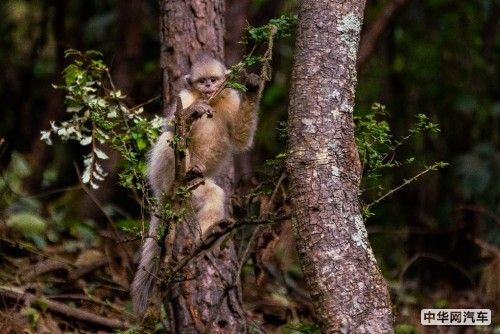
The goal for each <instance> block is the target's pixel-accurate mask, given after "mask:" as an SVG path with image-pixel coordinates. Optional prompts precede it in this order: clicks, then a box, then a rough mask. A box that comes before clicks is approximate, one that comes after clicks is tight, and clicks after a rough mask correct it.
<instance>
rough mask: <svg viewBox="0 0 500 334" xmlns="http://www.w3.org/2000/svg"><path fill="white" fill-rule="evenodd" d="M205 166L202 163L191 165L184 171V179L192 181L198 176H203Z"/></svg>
mask: <svg viewBox="0 0 500 334" xmlns="http://www.w3.org/2000/svg"><path fill="white" fill-rule="evenodd" d="M205 172H206V169H205V166H203V165H194V166H193V167H191V168H190V169H189V170H188V171H187V172H186V180H187V181H192V180H194V179H196V178H198V177H204V176H205Z"/></svg>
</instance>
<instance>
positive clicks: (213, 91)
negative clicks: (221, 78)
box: [203, 89, 215, 98]
mask: <svg viewBox="0 0 500 334" xmlns="http://www.w3.org/2000/svg"><path fill="white" fill-rule="evenodd" d="M214 93H215V90H212V89H211V90H207V91H204V92H203V95H204V97H206V98H210V97H212V95H214Z"/></svg>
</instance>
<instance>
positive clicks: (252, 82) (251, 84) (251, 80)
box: [245, 73, 262, 92]
mask: <svg viewBox="0 0 500 334" xmlns="http://www.w3.org/2000/svg"><path fill="white" fill-rule="evenodd" d="M261 84H262V79H261V78H260V77H259V76H258V75H257V74H255V73H251V74H249V75H248V76H247V79H246V80H245V87H246V88H247V91H248V92H256V91H257V90H258V89H259V87H260V85H261Z"/></svg>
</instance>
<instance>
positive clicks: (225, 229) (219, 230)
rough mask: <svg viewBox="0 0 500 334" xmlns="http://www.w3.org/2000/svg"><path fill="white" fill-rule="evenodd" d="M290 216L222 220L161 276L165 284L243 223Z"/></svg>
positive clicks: (247, 223)
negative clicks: (234, 220) (230, 221)
mask: <svg viewBox="0 0 500 334" xmlns="http://www.w3.org/2000/svg"><path fill="white" fill-rule="evenodd" d="M290 218H291V215H290V214H285V215H281V216H276V217H274V218H272V219H271V218H260V219H242V220H239V221H237V222H235V223H234V224H227V222H225V221H222V222H221V223H219V225H218V226H216V228H214V229H212V231H210V234H209V235H207V236H206V237H205V238H204V239H203V240H201V239H200V240H198V241H197V242H196V243H195V245H194V247H193V250H192V251H191V253H190V254H188V255H186V256H185V257H183V258H182V259H181V260H180V261H179V262H177V263H176V264H175V266H174V267H173V268H172V269H171V270H170V271H169V272H168V275H167V276H166V277H163V279H164V280H165V282H166V284H167V285H168V284H170V283H171V282H172V281H173V278H174V276H175V274H177V273H178V272H179V271H180V270H181V269H182V268H183V267H184V266H185V265H186V264H188V263H189V261H191V260H192V259H193V258H195V257H196V256H197V255H198V254H200V253H201V252H202V251H204V250H207V249H210V248H211V247H212V246H213V245H214V244H215V243H216V242H217V240H219V239H220V238H221V237H223V236H224V235H226V234H228V233H230V232H232V231H233V230H235V229H237V228H239V227H241V226H243V225H262V224H269V223H271V222H274V221H282V220H286V219H290Z"/></svg>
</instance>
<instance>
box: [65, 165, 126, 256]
mask: <svg viewBox="0 0 500 334" xmlns="http://www.w3.org/2000/svg"><path fill="white" fill-rule="evenodd" d="M74 166H75V170H76V174H77V175H78V181H79V182H80V186H81V187H82V189H83V191H85V193H86V194H87V196H89V198H90V199H91V200H92V202H94V204H95V205H96V206H97V207H98V208H99V210H100V211H101V212H102V213H103V214H104V216H105V217H106V220H107V221H108V223H109V227H110V228H111V230H112V231H113V234H114V235H115V238H116V239H115V240H116V242H117V244H119V245H120V246H121V247H122V248H123V250H124V251H125V254H126V255H127V258H128V261H129V262H130V263H133V259H132V255H131V254H129V252H128V249H127V247H125V246H124V244H123V243H121V242H120V241H121V238H120V234H119V233H118V230H117V229H116V227H115V224H114V222H113V219H112V218H111V217H110V216H109V215H108V213H107V212H106V210H104V208H103V206H102V205H101V203H99V201H98V200H97V198H95V196H94V194H92V192H91V191H90V190H89V189H88V188H87V187H86V186H85V184H84V183H83V182H82V177H81V175H80V170H79V169H78V166H77V165H76V163H75V164H74Z"/></svg>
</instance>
